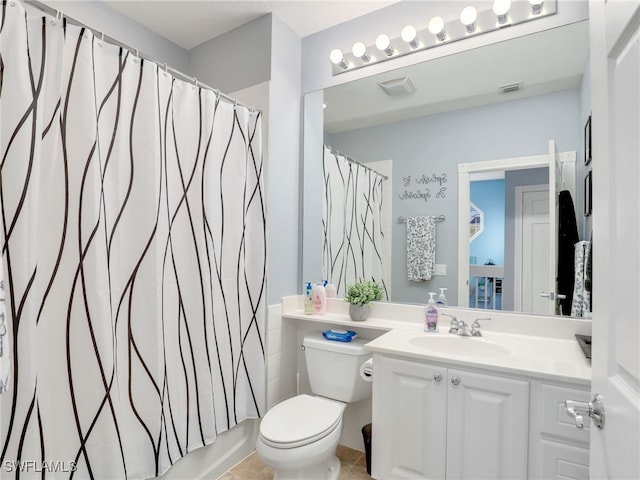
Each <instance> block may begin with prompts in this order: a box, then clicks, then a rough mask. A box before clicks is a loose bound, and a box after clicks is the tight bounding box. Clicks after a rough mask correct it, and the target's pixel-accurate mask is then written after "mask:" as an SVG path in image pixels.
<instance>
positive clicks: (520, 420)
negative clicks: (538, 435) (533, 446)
mask: <svg viewBox="0 0 640 480" xmlns="http://www.w3.org/2000/svg"><path fill="white" fill-rule="evenodd" d="M448 375H449V378H448V381H449V392H448V397H449V402H448V403H449V406H448V411H447V479H464V478H467V479H476V480H479V479H491V480H496V479H510V480H512V479H519V478H527V448H528V441H527V432H528V422H529V383H528V382H525V381H521V380H513V379H510V378H502V377H494V376H492V375H485V374H480V373H471V372H466V371H462V370H453V369H449V372H448Z"/></svg>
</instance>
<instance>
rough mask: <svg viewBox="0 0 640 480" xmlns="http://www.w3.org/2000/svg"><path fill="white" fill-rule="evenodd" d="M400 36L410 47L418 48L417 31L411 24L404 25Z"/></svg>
mask: <svg viewBox="0 0 640 480" xmlns="http://www.w3.org/2000/svg"><path fill="white" fill-rule="evenodd" d="M400 36H401V37H402V40H403V41H405V42H407V43H408V44H409V46H410V47H411V48H418V47H419V46H420V42H419V41H418V31H417V30H416V27H414V26H413V25H407V26H406V27H404V28H403V29H402V32H401V33H400Z"/></svg>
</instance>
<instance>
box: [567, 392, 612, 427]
mask: <svg viewBox="0 0 640 480" xmlns="http://www.w3.org/2000/svg"><path fill="white" fill-rule="evenodd" d="M564 405H565V407H566V409H567V415H569V416H570V417H572V418H573V419H574V421H575V422H576V428H578V429H580V430H582V429H583V428H584V415H588V416H589V417H591V419H592V420H593V424H594V425H595V426H596V427H598V428H603V427H604V403H603V401H602V397H601V396H600V395H598V394H597V393H596V394H594V395H593V397H592V398H591V401H590V402H577V401H575V400H565V402H564Z"/></svg>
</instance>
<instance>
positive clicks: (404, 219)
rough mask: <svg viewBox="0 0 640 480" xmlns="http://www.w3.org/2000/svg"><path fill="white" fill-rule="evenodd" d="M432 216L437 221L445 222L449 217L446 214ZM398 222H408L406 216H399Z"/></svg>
mask: <svg viewBox="0 0 640 480" xmlns="http://www.w3.org/2000/svg"><path fill="white" fill-rule="evenodd" d="M431 218H433V220H434V221H435V222H444V221H445V220H446V219H447V217H446V216H445V215H431ZM398 223H407V219H406V218H405V217H398Z"/></svg>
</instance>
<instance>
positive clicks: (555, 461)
mask: <svg viewBox="0 0 640 480" xmlns="http://www.w3.org/2000/svg"><path fill="white" fill-rule="evenodd" d="M540 478H544V479H548V480H552V479H563V480H566V479H575V480H588V478H589V449H588V448H585V447H578V446H576V445H566V444H563V443H558V442H554V441H551V440H540Z"/></svg>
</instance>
